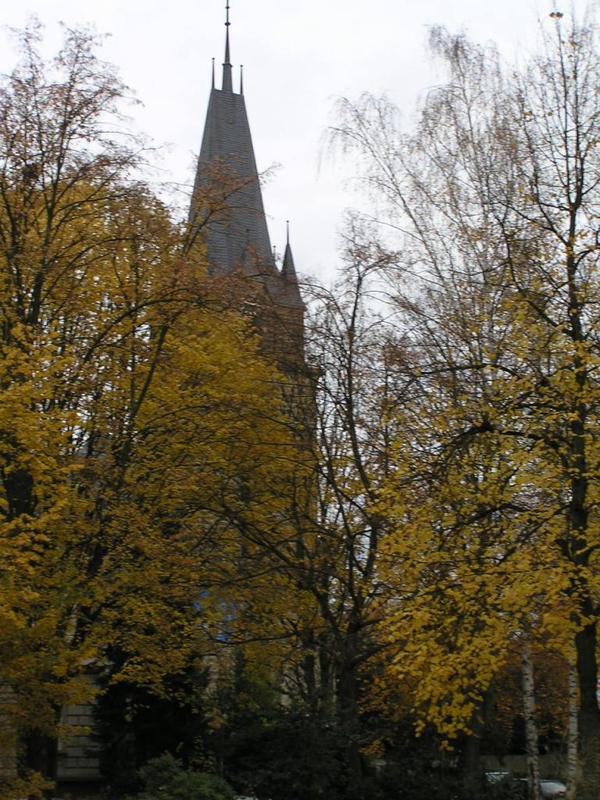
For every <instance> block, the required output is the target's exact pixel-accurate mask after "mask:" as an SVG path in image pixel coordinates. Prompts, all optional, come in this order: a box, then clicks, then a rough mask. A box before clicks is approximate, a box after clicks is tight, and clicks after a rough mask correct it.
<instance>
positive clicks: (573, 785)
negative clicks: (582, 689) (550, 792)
mask: <svg viewBox="0 0 600 800" xmlns="http://www.w3.org/2000/svg"><path fill="white" fill-rule="evenodd" d="M567 697H568V722H567V800H575V798H576V796H577V756H578V737H579V720H578V713H579V692H578V691H577V668H576V666H575V664H574V663H573V662H572V661H570V662H569V672H568V683H567Z"/></svg>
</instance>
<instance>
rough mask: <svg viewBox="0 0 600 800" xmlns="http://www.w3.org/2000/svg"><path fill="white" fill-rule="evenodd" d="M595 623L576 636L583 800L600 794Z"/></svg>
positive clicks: (599, 713)
mask: <svg viewBox="0 0 600 800" xmlns="http://www.w3.org/2000/svg"><path fill="white" fill-rule="evenodd" d="M596 638H597V632H596V624H595V623H590V624H589V625H586V626H585V627H584V628H583V629H582V630H581V631H579V633H578V634H577V635H576V637H575V643H576V646H577V673H578V676H579V735H580V740H579V747H580V761H581V784H580V790H579V797H580V800H598V798H599V797H600V711H599V709H598V698H597V682H598V671H597V662H596Z"/></svg>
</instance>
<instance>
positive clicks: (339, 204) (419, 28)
mask: <svg viewBox="0 0 600 800" xmlns="http://www.w3.org/2000/svg"><path fill="white" fill-rule="evenodd" d="M230 3H231V21H232V26H231V45H232V51H231V56H232V57H231V60H232V62H233V63H234V65H235V70H236V71H235V73H234V74H236V75H237V65H239V64H240V63H243V64H244V89H245V95H246V104H247V108H248V113H249V117H250V125H251V128H252V133H253V138H254V147H255V151H256V156H257V162H258V168H259V170H264V169H266V168H268V167H270V166H272V165H277V169H276V170H275V172H274V175H273V177H272V178H271V179H270V180H269V182H268V185H267V186H266V187H265V189H264V199H265V206H266V211H267V216H268V219H269V226H270V231H271V239H272V241H273V243H274V244H276V245H277V249H278V251H281V248H282V246H283V244H284V237H285V220H286V219H287V218H289V219H291V220H292V245H293V248H294V254H295V259H296V265H297V267H298V269H299V270H300V271H301V272H303V273H309V274H316V275H321V276H326V275H331V274H332V272H333V269H334V267H335V265H336V264H337V262H338V256H337V249H338V247H337V236H338V231H339V229H340V225H341V221H342V215H343V211H344V209H345V208H347V207H349V206H351V205H356V204H357V198H356V197H355V196H353V194H352V193H351V192H350V191H349V189H348V187H347V186H346V185H345V181H344V178H343V175H342V171H341V169H339V168H335V167H334V166H332V165H331V164H330V163H328V160H327V158H320V155H322V139H323V133H324V131H325V130H326V128H327V125H328V124H330V123H331V121H332V109H333V105H334V101H335V98H337V97H340V96H346V97H350V98H354V97H357V96H358V95H359V94H360V93H361V92H363V91H368V92H373V93H376V94H379V93H385V94H386V95H388V96H389V97H390V98H391V99H392V100H394V102H395V103H396V104H397V105H398V106H399V107H400V108H401V110H402V114H403V116H404V118H405V119H406V121H407V124H408V123H409V122H410V119H411V117H412V115H413V113H414V108H415V103H416V102H417V100H418V98H419V97H420V96H422V95H423V93H424V92H426V91H427V88H428V87H430V86H432V85H435V83H436V81H437V82H439V80H440V75H438V74H436V71H435V69H434V68H433V67H432V66H431V64H430V63H429V60H428V57H427V52H426V40H427V29H428V26H431V25H436V24H441V25H445V26H446V27H448V28H449V29H450V30H451V31H453V32H458V31H461V30H463V31H466V32H467V33H468V34H469V35H470V36H471V38H473V39H475V40H477V41H480V42H484V41H489V40H493V41H495V42H496V43H497V44H498V45H499V47H500V50H501V52H502V53H503V55H504V56H505V57H506V58H507V59H509V60H512V59H514V58H520V59H522V58H524V57H525V56H526V54H527V53H528V52H530V51H531V50H532V49H534V48H535V41H536V35H537V34H536V30H537V21H538V19H541V20H542V23H543V24H544V25H546V24H551V21H550V20H549V18H548V14H549V13H550V11H552V10H553V8H555V7H556V8H558V9H559V10H561V11H564V12H565V13H568V12H569V10H570V7H571V5H570V3H571V0H498V2H493V1H492V0H371V2H369V1H368V0H367V1H365V0H230ZM573 3H574V7H575V11H576V12H578V13H581V12H583V9H584V7H585V5H586V0H573ZM224 5H225V3H224V0H195V2H192V0H23V2H22V3H19V4H18V6H17V4H16V3H14V4H13V5H12V6H11V7H10V8H7V7H6V3H3V4H2V11H1V12H0V21H1V22H2V23H4V24H6V25H9V26H17V27H21V26H23V24H24V23H25V22H26V20H27V18H28V16H30V15H32V14H35V15H37V16H38V17H39V19H40V20H41V21H42V22H43V23H44V24H45V25H46V27H47V38H48V40H49V41H50V42H51V43H56V42H58V41H59V28H58V25H57V23H58V22H59V21H63V22H65V23H66V24H67V25H69V26H75V25H78V24H82V23H92V24H93V25H94V26H95V28H96V29H97V30H98V31H100V32H104V33H110V34H111V36H110V38H109V39H108V41H107V42H106V44H105V47H104V48H103V57H104V58H105V59H106V60H109V61H111V62H113V63H114V64H116V65H117V66H118V67H119V70H120V73H121V76H122V78H123V80H124V81H125V82H126V83H127V84H128V85H129V86H131V87H132V88H133V89H134V90H135V91H136V93H137V96H138V98H139V99H140V100H141V101H142V103H143V107H141V108H140V109H138V110H136V111H135V119H136V125H137V126H138V127H139V128H140V129H141V130H143V131H144V132H145V133H146V134H148V135H149V136H150V137H151V138H152V139H153V140H154V141H155V142H157V143H159V144H164V145H165V153H164V157H163V159H162V169H163V170H164V172H163V173H162V175H163V177H164V179H165V180H173V181H177V182H179V183H184V184H185V183H190V181H191V180H192V175H193V161H194V154H197V152H198V150H199V148H200V140H201V136H202V128H203V124H204V116H205V113H206V103H207V99H208V93H209V90H210V65H211V57H213V56H215V57H216V60H217V65H218V68H219V67H220V63H221V62H222V60H223V44H224V27H223V22H224ZM6 44H7V40H6V37H4V41H3V42H2V47H1V48H0V71H2V72H6V71H8V70H10V69H11V67H12V65H13V61H14V51H11V50H10V48H8V47H7V46H6ZM217 85H220V84H217ZM236 90H237V89H236Z"/></svg>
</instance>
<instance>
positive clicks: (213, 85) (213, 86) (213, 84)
mask: <svg viewBox="0 0 600 800" xmlns="http://www.w3.org/2000/svg"><path fill="white" fill-rule="evenodd" d="M212 88H213V89H214V88H215V60H214V58H213V60H212Z"/></svg>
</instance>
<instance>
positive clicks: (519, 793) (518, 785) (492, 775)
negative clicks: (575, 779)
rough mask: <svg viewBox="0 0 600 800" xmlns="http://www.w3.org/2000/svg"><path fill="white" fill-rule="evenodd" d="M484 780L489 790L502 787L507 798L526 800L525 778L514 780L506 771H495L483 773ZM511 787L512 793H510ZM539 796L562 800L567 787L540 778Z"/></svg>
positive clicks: (546, 798) (554, 781)
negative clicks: (505, 790)
mask: <svg viewBox="0 0 600 800" xmlns="http://www.w3.org/2000/svg"><path fill="white" fill-rule="evenodd" d="M484 780H485V783H486V785H487V786H489V787H490V788H491V787H498V788H499V787H500V786H504V787H506V789H507V794H508V796H510V797H512V796H513V794H514V796H515V797H517V798H519V799H520V800H521V799H522V800H527V778H515V777H514V776H513V775H512V774H511V773H510V772H509V771H508V770H496V771H495V772H485V773H484ZM511 786H512V787H513V790H514V791H510V788H511ZM540 795H541V797H542V798H543V800H563V798H565V797H566V796H567V787H566V786H565V785H564V783H562V782H561V781H558V780H555V779H554V778H541V779H540Z"/></svg>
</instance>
